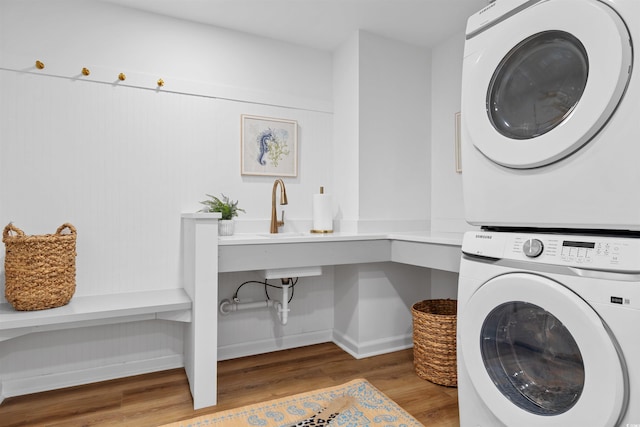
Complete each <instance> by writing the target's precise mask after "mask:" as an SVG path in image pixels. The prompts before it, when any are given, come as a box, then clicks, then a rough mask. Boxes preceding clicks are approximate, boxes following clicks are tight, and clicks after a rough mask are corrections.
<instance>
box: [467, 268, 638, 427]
mask: <svg viewBox="0 0 640 427" xmlns="http://www.w3.org/2000/svg"><path fill="white" fill-rule="evenodd" d="M459 317H460V318H459V319H458V325H459V329H458V340H459V344H460V349H461V353H462V357H460V360H461V361H462V363H464V365H465V367H466V369H467V370H468V372H469V376H470V378H471V382H472V383H473V386H474V388H475V389H476V391H477V394H478V396H479V397H480V398H481V399H482V400H483V401H484V403H485V405H486V406H487V407H488V408H489V410H490V411H492V412H493V414H494V415H495V416H496V417H497V418H498V419H500V420H501V421H502V422H503V423H504V424H505V425H522V426H528V427H538V426H539V427H542V426H544V427H549V426H582V425H584V426H587V425H589V426H614V425H616V423H617V421H618V420H619V418H620V417H621V416H622V415H623V414H624V411H625V410H626V406H627V401H628V397H627V395H628V380H627V372H626V367H625V365H624V361H623V359H622V358H621V357H620V355H619V352H618V346H617V343H616V341H615V339H614V338H613V337H611V336H610V334H609V332H608V329H607V328H606V326H605V325H604V324H603V322H602V320H601V318H600V317H599V316H598V314H597V313H596V312H594V311H593V309H592V308H591V307H590V306H589V305H588V304H587V303H586V302H585V301H584V300H582V299H581V298H579V297H578V296H577V295H576V294H575V293H573V292H572V291H571V290H569V289H568V288H566V287H565V286H563V285H561V284H560V283H558V282H556V281H554V280H551V279H549V278H546V277H542V276H539V275H536V274H530V273H509V274H504V275H501V276H497V277H495V278H493V279H491V280H489V281H488V282H486V283H485V284H483V285H482V286H481V287H480V288H479V289H478V290H477V291H476V292H475V293H474V294H473V295H472V296H471V298H470V299H469V301H468V303H467V304H466V306H465V307H464V309H463V310H462V311H461V312H460V313H459Z"/></svg>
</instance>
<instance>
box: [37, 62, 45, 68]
mask: <svg viewBox="0 0 640 427" xmlns="http://www.w3.org/2000/svg"><path fill="white" fill-rule="evenodd" d="M36 68H37V69H38V70H42V69H43V68H44V63H43V62H42V61H36Z"/></svg>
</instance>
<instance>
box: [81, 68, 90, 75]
mask: <svg viewBox="0 0 640 427" xmlns="http://www.w3.org/2000/svg"><path fill="white" fill-rule="evenodd" d="M89 74H91V71H89V69H88V68H87V67H83V68H82V75H83V76H88V75H89Z"/></svg>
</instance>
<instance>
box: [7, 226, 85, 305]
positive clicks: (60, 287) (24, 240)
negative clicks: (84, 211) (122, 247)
mask: <svg viewBox="0 0 640 427" xmlns="http://www.w3.org/2000/svg"><path fill="white" fill-rule="evenodd" d="M65 229H69V231H70V233H63V231H64V230H65ZM12 232H13V233H15V235H14V234H12ZM2 241H3V242H4V244H5V246H6V256H5V260H4V269H5V279H6V280H5V292H4V294H5V297H6V298H7V301H9V303H10V304H11V305H12V306H13V308H15V309H16V310H21V311H27V310H43V309H45V308H53V307H59V306H61V305H65V304H67V303H68V302H69V301H70V300H71V297H72V296H73V294H74V292H75V290H76V229H75V227H74V226H73V225H71V224H62V225H61V226H60V227H58V230H56V233H55V234H45V235H40V236H27V235H25V234H24V232H23V231H22V230H20V229H19V228H18V227H15V226H14V225H13V224H9V225H7V226H6V227H5V228H4V232H3V233H2Z"/></svg>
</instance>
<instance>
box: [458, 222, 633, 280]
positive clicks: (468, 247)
mask: <svg viewBox="0 0 640 427" xmlns="http://www.w3.org/2000/svg"><path fill="white" fill-rule="evenodd" d="M462 252H464V253H466V254H469V255H479V256H483V257H488V258H496V259H502V258H506V259H514V260H523V261H528V262H540V263H544V264H555V265H566V266H575V267H582V268H589V269H598V270H610V271H633V272H640V238H637V237H605V236H580V235H566V234H551V233H550V234H540V233H537V234H533V233H532V234H529V233H498V232H489V231H470V232H467V233H465V236H464V240H463V243H462Z"/></svg>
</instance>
